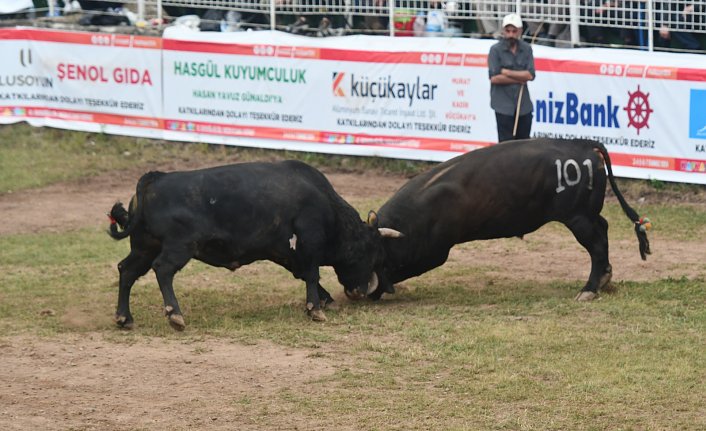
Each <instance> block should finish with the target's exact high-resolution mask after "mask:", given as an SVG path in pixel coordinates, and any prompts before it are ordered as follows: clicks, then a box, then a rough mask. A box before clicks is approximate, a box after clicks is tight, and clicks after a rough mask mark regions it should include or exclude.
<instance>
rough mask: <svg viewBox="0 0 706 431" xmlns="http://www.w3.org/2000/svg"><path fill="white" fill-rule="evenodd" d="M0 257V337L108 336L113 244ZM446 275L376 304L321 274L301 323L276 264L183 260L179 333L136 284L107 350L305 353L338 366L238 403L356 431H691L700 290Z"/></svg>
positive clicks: (100, 240)
mask: <svg viewBox="0 0 706 431" xmlns="http://www.w3.org/2000/svg"><path fill="white" fill-rule="evenodd" d="M0 250H6V251H8V252H3V254H2V257H0V286H2V288H1V289H0V331H2V333H3V334H6V335H11V334H16V333H32V334H38V335H42V336H48V337H51V336H53V334H58V333H66V332H71V333H82V332H95V331H98V332H102V333H105V334H106V335H107V336H108V337H109V338H110V337H111V336H112V335H111V334H117V333H119V332H118V330H117V329H115V328H114V327H113V323H112V321H111V317H112V313H113V310H114V307H115V304H116V301H117V271H116V269H115V263H116V262H117V261H119V260H120V259H121V258H122V257H123V256H124V255H125V254H126V253H127V251H128V244H127V243H126V242H115V241H112V240H110V239H109V238H108V237H107V236H106V235H105V233H104V232H103V231H102V230H100V229H84V230H81V231H75V232H69V233H60V234H43V235H16V236H6V237H0ZM459 271H460V270H459V268H453V267H449V269H447V268H446V267H441V268H439V269H437V270H435V271H434V272H433V273H432V274H433V275H432V276H431V277H421V278H417V279H413V280H410V281H408V282H407V283H406V285H407V287H408V288H407V289H406V290H402V291H401V292H400V293H399V294H398V295H394V296H390V297H387V298H386V299H384V300H383V301H381V302H377V303H371V302H360V303H350V302H348V301H346V300H345V299H343V295H342V292H341V288H340V287H339V286H338V285H337V283H336V281H335V276H334V274H333V272H332V271H330V270H329V269H326V270H325V271H324V272H323V280H322V284H323V285H324V286H326V287H327V288H329V290H330V291H331V292H332V293H333V294H334V296H335V297H337V299H339V302H340V303H341V304H340V308H339V309H338V310H334V311H328V312H327V315H328V317H329V321H328V322H326V323H324V324H314V323H312V322H310V321H309V320H308V319H307V318H306V316H305V313H304V311H303V308H304V307H303V306H304V286H303V283H301V282H299V281H297V280H294V279H292V277H291V275H289V274H288V273H287V272H286V271H284V270H283V269H281V268H279V267H276V266H274V265H272V264H269V263H257V264H253V265H250V266H247V267H245V268H242V269H241V270H238V271H236V272H235V273H231V272H229V271H225V270H222V269H215V268H211V267H208V266H206V265H203V264H200V263H197V262H194V263H191V264H189V265H188V266H187V267H186V268H185V269H184V270H183V271H182V272H181V273H179V274H178V276H177V278H176V281H175V286H176V292H177V296H178V298H179V300H180V302H181V305H182V308H183V310H184V313H185V316H186V319H187V324H188V327H187V330H186V332H185V333H184V334H178V333H174V332H173V331H172V330H171V328H169V326H168V325H167V323H166V321H165V319H164V317H163V315H162V311H161V303H162V302H161V295H160V293H159V288H158V287H157V284H156V281H155V279H154V277H153V276H152V275H151V274H150V275H148V276H146V277H144V278H143V279H142V280H141V281H139V282H138V283H137V284H136V286H135V287H134V288H133V295H132V301H131V306H132V311H133V315H134V317H135V319H136V323H137V325H138V326H137V328H136V330H135V331H133V333H131V334H129V336H128V337H116V342H128V343H129V342H131V340H133V341H134V340H135V339H137V338H140V337H163V338H169V339H172V338H175V339H187V340H188V339H194V338H195V339H201V338H203V337H205V336H215V337H222V338H229V339H234V340H237V341H240V342H244V343H255V342H257V341H258V340H262V339H267V340H271V341H273V342H275V343H278V344H281V345H286V346H291V347H296V348H304V349H311V350H312V353H311V355H313V356H312V357H318V358H326V359H329V360H330V361H331V362H333V363H335V364H339V368H338V369H337V371H336V372H335V373H334V374H333V375H331V376H327V377H325V378H322V381H321V382H319V383H318V384H319V385H320V387H321V388H322V390H321V392H320V393H318V395H317V396H315V397H314V399H312V394H310V393H304V392H298V391H296V390H292V389H291V388H290V389H288V390H287V391H286V393H282V394H281V395H280V396H279V397H278V398H277V401H273V400H272V399H270V400H269V401H267V404H262V402H263V401H262V400H254V399H251V398H244V399H243V400H242V402H243V403H246V404H248V405H251V406H252V407H253V408H255V409H260V408H268V409H271V408H273V404H272V403H274V405H278V404H279V405H280V406H281V407H282V408H284V409H286V410H289V411H299V412H301V411H305V407H307V406H309V405H310V404H314V405H316V406H317V409H316V410H319V411H320V410H321V409H323V410H325V411H328V412H330V414H332V415H334V416H335V417H336V418H337V421H342V422H341V423H355V424H356V425H357V426H358V427H361V428H363V429H469V430H470V429H513V430H514V429H524V428H527V429H556V430H560V429H699V428H701V427H703V426H706V423H705V422H704V419H703V418H704V416H703V414H702V413H703V410H702V400H703V397H704V396H705V395H706V391H705V390H704V388H703V384H702V382H703V381H704V380H706V357H705V356H704V355H703V345H704V343H705V342H706V335H704V334H706V309H704V307H703V304H704V303H705V302H706V291H704V289H703V284H704V280H702V279H696V280H688V279H665V280H659V281H654V282H649V283H633V282H624V283H620V284H619V285H618V289H617V292H616V293H614V294H612V295H604V296H603V299H602V300H600V301H597V302H594V303H590V304H583V303H575V302H573V301H572V300H571V298H572V297H573V294H574V293H575V289H576V288H577V286H572V285H571V283H558V282H553V283H546V284H542V283H537V282H532V283H524V282H517V281H512V280H500V281H497V280H496V281H494V282H492V283H491V282H490V280H489V279H488V278H487V277H486V276H484V274H483V270H482V268H480V269H473V268H470V269H467V270H466V273H465V278H461V274H459ZM46 310H51V311H52V313H50V314H47V313H44V312H45V311H46ZM324 352H325V353H324ZM268 411H269V410H268ZM361 412H365V414H363V415H361ZM432 412H433V413H432ZM390 418H394V419H395V420H394V424H393V425H392V426H389V420H390ZM261 420H262V421H263V424H266V423H267V415H264V416H262V417H261ZM263 426H264V425H263Z"/></svg>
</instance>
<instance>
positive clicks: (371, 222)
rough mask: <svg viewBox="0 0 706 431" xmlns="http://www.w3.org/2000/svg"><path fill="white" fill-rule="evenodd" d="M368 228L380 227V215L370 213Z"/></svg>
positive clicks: (373, 212) (371, 211)
mask: <svg viewBox="0 0 706 431" xmlns="http://www.w3.org/2000/svg"><path fill="white" fill-rule="evenodd" d="M368 226H372V227H374V228H377V227H378V215H377V213H376V212H375V211H373V210H370V211H368Z"/></svg>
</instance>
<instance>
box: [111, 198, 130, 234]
mask: <svg viewBox="0 0 706 431" xmlns="http://www.w3.org/2000/svg"><path fill="white" fill-rule="evenodd" d="M108 218H109V219H110V231H109V232H108V233H109V234H110V236H112V237H113V238H114V239H123V238H125V237H127V236H128V235H129V234H130V233H129V232H128V231H127V230H126V228H127V226H128V222H129V221H130V215H129V214H128V212H127V210H125V207H123V204H122V203H121V202H116V203H115V205H113V208H111V209H110V212H109V213H108ZM118 226H120V228H121V229H122V232H121V231H119V230H118Z"/></svg>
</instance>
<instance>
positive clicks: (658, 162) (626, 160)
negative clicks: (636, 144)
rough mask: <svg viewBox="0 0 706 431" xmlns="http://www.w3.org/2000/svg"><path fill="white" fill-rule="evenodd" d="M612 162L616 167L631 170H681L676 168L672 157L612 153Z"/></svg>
mask: <svg viewBox="0 0 706 431" xmlns="http://www.w3.org/2000/svg"><path fill="white" fill-rule="evenodd" d="M610 161H611V162H612V163H613V164H614V165H617V166H626V167H630V168H646V169H662V170H667V171H675V170H679V169H677V168H676V161H675V159H674V158H672V157H656V156H644V155H638V154H624V153H610Z"/></svg>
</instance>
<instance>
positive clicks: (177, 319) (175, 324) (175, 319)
mask: <svg viewBox="0 0 706 431" xmlns="http://www.w3.org/2000/svg"><path fill="white" fill-rule="evenodd" d="M169 325H170V326H171V327H172V328H174V329H175V330H177V331H180V332H181V331H183V330H184V329H186V323H184V317H183V316H182V315H181V314H170V315H169Z"/></svg>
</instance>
